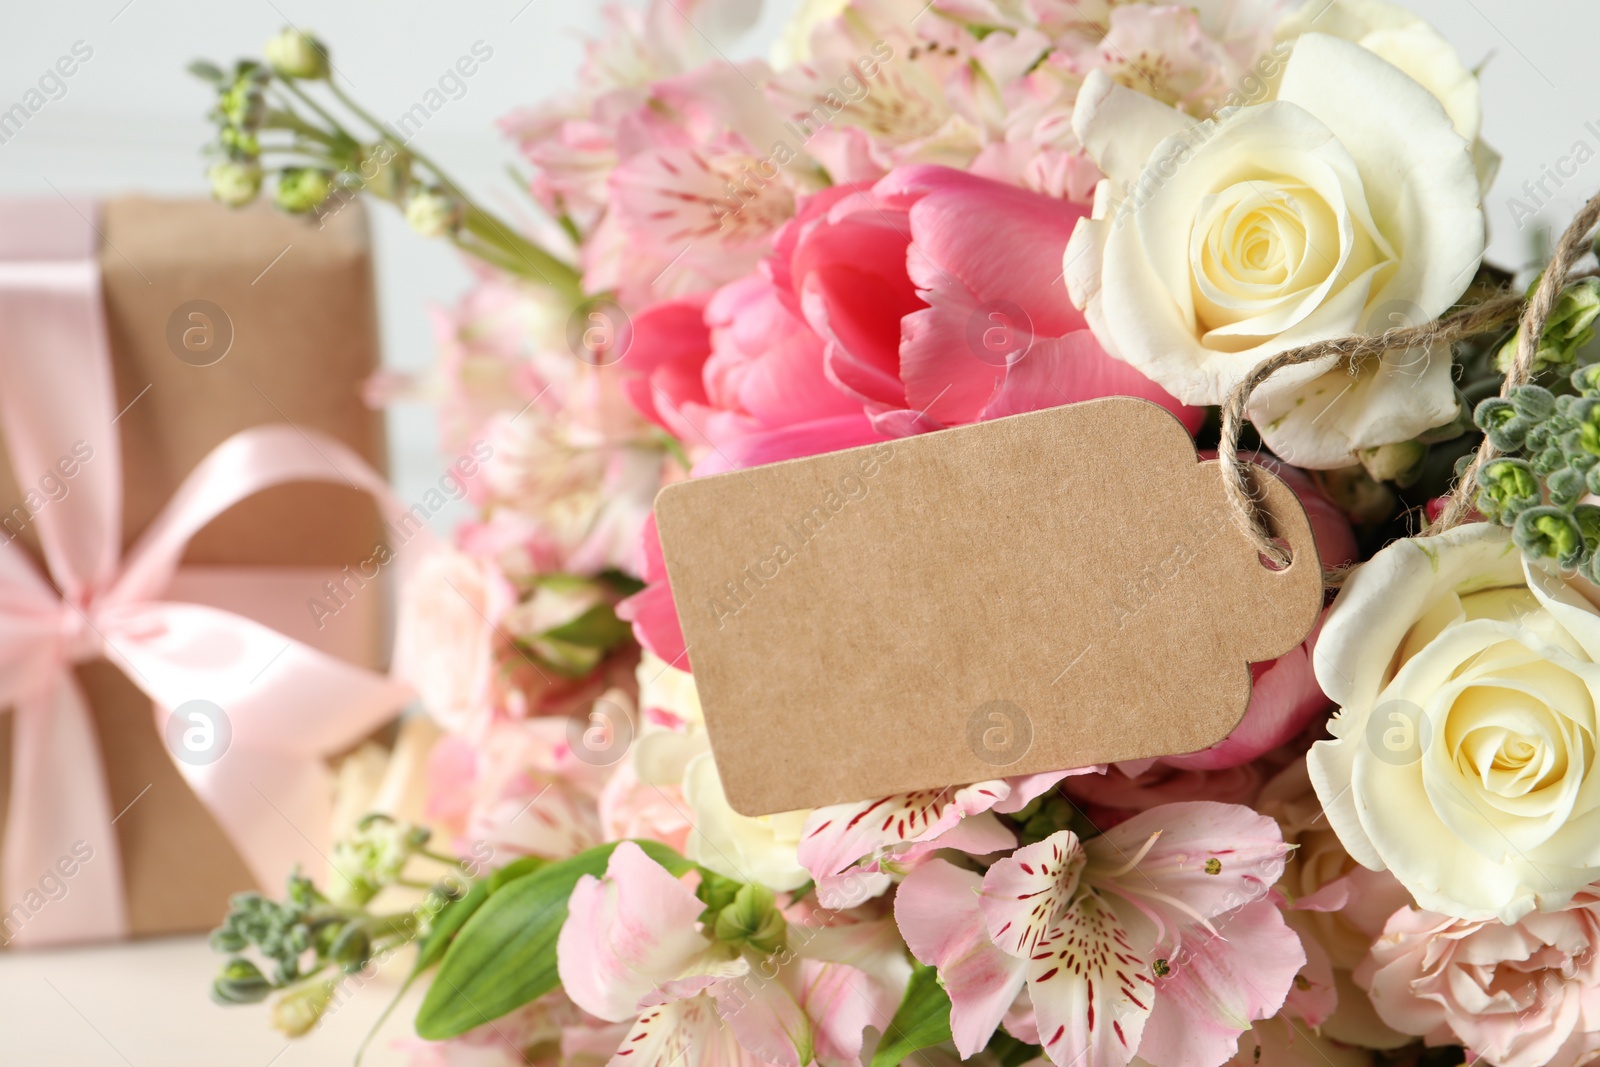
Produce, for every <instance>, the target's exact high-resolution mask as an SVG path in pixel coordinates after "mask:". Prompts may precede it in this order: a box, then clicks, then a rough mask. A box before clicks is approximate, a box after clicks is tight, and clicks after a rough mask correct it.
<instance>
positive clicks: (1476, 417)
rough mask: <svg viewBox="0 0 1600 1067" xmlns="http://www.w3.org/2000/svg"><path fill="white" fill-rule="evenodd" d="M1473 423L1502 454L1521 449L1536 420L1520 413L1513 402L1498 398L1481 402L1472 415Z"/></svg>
mask: <svg viewBox="0 0 1600 1067" xmlns="http://www.w3.org/2000/svg"><path fill="white" fill-rule="evenodd" d="M1472 421H1473V423H1474V424H1475V425H1476V426H1477V427H1478V429H1480V430H1482V431H1483V432H1484V433H1485V434H1487V435H1488V437H1489V440H1490V441H1491V442H1492V443H1493V444H1494V447H1496V448H1498V449H1499V450H1500V451H1502V452H1515V451H1516V450H1517V449H1519V448H1521V447H1522V444H1523V442H1524V441H1525V440H1526V439H1527V436H1528V431H1529V430H1530V429H1532V428H1533V426H1534V424H1535V420H1533V419H1530V418H1528V417H1527V416H1525V415H1523V414H1521V413H1519V412H1518V410H1517V407H1516V405H1514V404H1513V403H1512V402H1511V401H1509V400H1506V399H1503V398H1501V397H1498V396H1491V397H1489V398H1488V399H1487V400H1483V401H1480V402H1479V404H1478V407H1477V410H1475V411H1474V412H1473V413H1472Z"/></svg>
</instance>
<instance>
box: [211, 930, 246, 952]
mask: <svg viewBox="0 0 1600 1067" xmlns="http://www.w3.org/2000/svg"><path fill="white" fill-rule="evenodd" d="M249 944H250V941H249V939H248V938H246V937H245V936H244V935H243V934H241V933H240V932H239V931H238V930H236V929H234V927H233V924H232V923H224V924H223V925H221V926H219V927H217V928H216V929H215V930H213V931H211V951H212V952H222V953H231V952H243V951H244V950H245V947H246V946H247V945H249Z"/></svg>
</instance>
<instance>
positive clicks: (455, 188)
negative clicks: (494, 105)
mask: <svg viewBox="0 0 1600 1067" xmlns="http://www.w3.org/2000/svg"><path fill="white" fill-rule="evenodd" d="M328 88H329V90H330V91H332V93H333V95H334V96H336V97H337V98H338V99H339V102H340V103H341V104H343V105H344V106H345V107H346V108H348V109H349V110H350V112H351V114H353V115H355V116H356V117H357V118H359V119H361V121H363V122H365V123H366V124H367V125H368V126H371V127H372V129H373V130H374V131H376V132H377V134H378V136H379V137H381V138H383V140H384V141H385V142H386V143H388V145H389V146H390V147H391V148H393V149H394V150H395V151H396V152H402V153H405V154H406V155H409V156H410V157H411V158H412V159H413V160H415V161H416V162H417V163H420V164H422V165H423V166H425V167H427V168H428V169H429V170H431V171H433V174H434V177H435V178H437V179H438V181H439V184H440V185H442V186H444V187H445V188H446V189H447V190H449V192H450V193H451V195H453V196H455V197H456V198H457V199H459V200H460V201H461V203H462V205H463V206H464V208H465V219H464V220H463V223H462V225H463V228H464V229H465V230H466V232H467V233H469V234H471V235H472V236H473V237H475V238H476V239H477V240H478V241H481V242H482V243H483V246H486V248H480V247H478V246H475V245H473V244H470V243H463V242H462V241H461V240H460V239H459V238H458V239H457V240H456V242H455V243H456V246H457V247H459V248H461V249H462V250H463V251H466V252H469V253H471V254H472V255H475V256H478V257H479V258H480V259H483V260H485V261H486V262H488V263H489V264H490V265H491V266H494V267H496V268H498V269H500V270H503V271H506V272H507V273H509V274H514V275H518V276H520V277H523V278H527V279H529V280H530V281H537V282H539V283H541V284H543V285H545V286H547V287H549V288H551V289H554V290H555V291H556V292H557V293H559V294H561V295H562V296H563V297H565V298H566V299H567V300H568V302H569V303H571V304H573V305H574V306H576V305H577V304H579V303H581V302H582V300H583V283H582V279H580V278H579V276H578V272H577V270H576V269H575V268H573V267H572V265H571V264H568V263H564V262H562V261H561V260H560V259H557V258H556V257H555V256H554V255H552V254H551V253H549V252H547V251H545V250H544V249H543V248H540V247H539V246H538V245H536V244H534V243H533V242H532V241H530V240H528V239H527V238H525V237H523V236H522V235H521V234H519V233H517V232H516V230H515V229H514V228H513V227H511V226H510V225H508V224H506V223H505V222H503V221H501V220H500V219H499V218H497V217H496V216H495V215H493V214H492V213H490V212H488V211H485V210H484V209H483V208H481V207H479V206H478V205H477V204H476V203H475V202H474V201H473V200H472V198H471V197H469V196H468V195H467V194H466V191H465V190H463V189H462V188H461V185H460V184H459V183H458V182H456V181H455V179H453V178H451V177H450V175H449V174H448V173H446V172H445V169H444V168H443V167H441V166H439V164H437V163H435V162H434V161H433V160H432V159H430V158H428V156H426V155H425V154H423V153H422V152H421V151H419V150H417V149H415V148H412V147H411V146H410V144H408V143H406V142H404V141H401V140H400V139H399V138H398V137H396V136H395V135H394V132H393V131H392V130H391V129H390V128H389V127H388V126H387V125H385V124H384V123H382V122H379V121H378V119H377V118H375V117H374V116H373V115H372V114H371V113H370V112H368V111H367V110H366V109H365V108H363V107H362V106H361V105H360V104H358V103H356V101H355V100H353V99H352V98H351V97H350V95H349V94H348V93H346V92H345V91H344V90H343V89H341V88H339V86H338V84H337V83H335V81H334V80H333V78H331V77H330V78H329V79H328ZM486 249H488V250H492V251H488V252H487V254H486Z"/></svg>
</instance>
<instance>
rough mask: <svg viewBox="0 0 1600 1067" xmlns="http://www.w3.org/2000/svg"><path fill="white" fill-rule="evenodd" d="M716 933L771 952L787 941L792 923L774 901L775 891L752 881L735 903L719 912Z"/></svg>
mask: <svg viewBox="0 0 1600 1067" xmlns="http://www.w3.org/2000/svg"><path fill="white" fill-rule="evenodd" d="M714 932H715V934H716V938H717V940H718V941H721V942H724V943H726V944H730V945H749V946H750V947H751V948H753V949H756V950H757V951H758V952H765V953H767V954H769V955H770V954H772V953H774V952H778V951H780V950H781V949H782V948H783V947H784V945H785V944H786V941H787V935H788V924H787V923H786V922H784V920H783V916H782V915H781V914H779V912H778V909H777V907H776V906H775V905H774V903H773V896H772V890H770V889H768V888H767V887H766V886H762V885H755V884H750V885H744V886H740V887H739V892H738V893H737V894H736V895H735V896H734V898H733V903H731V904H729V905H728V906H727V907H725V908H723V909H722V911H720V912H718V913H717V921H716V924H715V930H714Z"/></svg>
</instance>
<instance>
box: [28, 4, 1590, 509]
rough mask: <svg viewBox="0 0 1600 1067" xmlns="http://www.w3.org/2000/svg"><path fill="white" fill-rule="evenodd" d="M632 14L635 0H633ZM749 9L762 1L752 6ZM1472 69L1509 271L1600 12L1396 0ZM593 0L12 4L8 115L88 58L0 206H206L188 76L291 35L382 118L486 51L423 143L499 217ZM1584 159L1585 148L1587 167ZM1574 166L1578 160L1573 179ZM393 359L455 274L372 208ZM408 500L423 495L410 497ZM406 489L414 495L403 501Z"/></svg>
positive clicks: (1576, 120) (421, 331) (399, 476)
mask: <svg viewBox="0 0 1600 1067" xmlns="http://www.w3.org/2000/svg"><path fill="white" fill-rule="evenodd" d="M632 2H634V3H639V2H641V0H632ZM751 2H753V3H754V2H758V0H751ZM1406 2H1408V3H1409V4H1410V6H1411V7H1412V8H1413V9H1415V10H1416V11H1417V12H1418V13H1419V14H1421V15H1422V16H1423V17H1425V18H1427V19H1428V20H1429V21H1431V22H1432V23H1433V24H1434V25H1435V26H1437V27H1439V29H1440V30H1441V31H1442V32H1444V33H1445V35H1446V36H1448V37H1449V38H1450V39H1451V40H1452V41H1453V42H1454V43H1455V45H1456V47H1457V49H1458V50H1459V51H1460V52H1461V54H1462V56H1463V58H1464V59H1465V60H1466V61H1467V63H1468V64H1469V65H1476V64H1478V63H1483V64H1484V71H1483V89H1484V105H1485V135H1486V137H1487V139H1488V140H1489V141H1490V143H1491V144H1493V145H1494V146H1496V147H1497V148H1498V149H1499V150H1500V151H1501V153H1502V154H1503V155H1504V157H1505V164H1504V166H1503V168H1502V171H1501V175H1500V180H1499V182H1498V183H1497V185H1496V188H1495V190H1494V192H1493V194H1492V195H1491V197H1490V207H1489V210H1490V218H1491V224H1492V231H1493V238H1494V240H1493V245H1492V250H1491V254H1492V255H1493V257H1494V258H1495V259H1496V260H1497V261H1498V262H1501V263H1503V264H1506V265H1511V266H1518V265H1521V264H1523V263H1524V262H1526V261H1527V260H1528V258H1529V249H1530V247H1531V241H1532V239H1533V235H1534V232H1535V231H1536V229H1537V228H1538V224H1536V223H1535V224H1530V223H1527V222H1526V221H1524V223H1523V225H1522V226H1521V227H1519V226H1518V225H1517V224H1516V223H1515V222H1514V221H1513V213H1512V210H1511V208H1510V206H1509V205H1508V202H1507V201H1508V198H1509V197H1510V196H1513V195H1515V196H1519V197H1521V198H1522V199H1523V200H1524V202H1525V203H1528V204H1532V203H1533V202H1532V201H1531V200H1530V199H1528V198H1527V196H1526V195H1525V194H1523V193H1521V192H1520V187H1521V185H1522V183H1523V182H1524V181H1537V180H1538V179H1539V178H1540V177H1541V176H1542V175H1543V174H1544V173H1545V169H1546V168H1550V169H1551V170H1554V169H1555V168H1557V166H1558V164H1560V163H1561V161H1562V159H1563V157H1568V156H1570V155H1571V154H1572V153H1573V150H1574V147H1575V146H1576V145H1577V143H1578V142H1580V141H1581V142H1584V143H1585V144H1586V145H1588V146H1589V149H1590V150H1591V152H1600V64H1596V63H1595V62H1594V58H1593V57H1594V55H1595V54H1596V48H1597V46H1600V4H1596V3H1594V2H1593V0H1406ZM767 6H768V8H769V9H770V10H768V11H766V12H765V13H764V18H763V19H762V23H761V26H760V28H759V29H758V30H757V31H756V32H755V33H754V34H752V36H751V39H750V40H748V41H747V42H745V43H744V45H743V46H742V47H741V48H740V49H739V50H738V52H737V53H735V54H764V53H765V52H766V51H767V47H768V45H769V43H770V42H771V41H772V40H773V39H774V38H775V37H776V35H777V27H778V26H779V25H781V22H782V19H783V17H784V16H785V15H786V14H787V10H788V8H789V7H790V6H791V2H790V0H768V5H767ZM598 11H599V6H598V4H597V3H594V2H592V0H467V2H457V3H454V4H441V3H437V2H429V0H315V2H314V0H83V2H67V0H58V2H54V3H48V4H45V3H35V4H27V5H21V4H18V5H14V6H13V7H12V8H11V10H9V11H8V12H7V13H8V15H9V16H10V17H9V18H8V19H7V26H6V32H5V33H4V34H3V35H0V110H3V109H4V108H6V107H9V106H10V105H11V104H12V103H14V102H16V101H17V100H19V99H20V98H21V97H22V94H23V93H24V92H26V91H27V90H28V88H29V87H30V86H32V85H33V84H34V83H35V81H36V80H37V78H38V76H39V75H40V74H41V73H42V72H43V71H44V70H45V69H46V68H47V67H49V66H50V65H51V64H52V63H54V61H55V60H56V58H57V57H58V56H60V55H62V54H64V53H66V52H67V51H68V50H69V49H70V48H71V46H72V44H73V43H74V42H76V41H79V40H82V41H85V42H87V43H88V44H89V45H90V46H92V47H93V49H94V57H93V59H92V60H90V61H89V62H88V63H86V64H85V65H84V66H83V67H82V69H81V70H80V71H79V72H78V73H77V74H76V75H74V76H73V77H72V78H71V79H70V80H69V81H68V91H67V93H66V95H65V96H64V97H63V98H62V99H60V100H57V101H53V102H51V103H49V104H48V105H47V106H46V107H45V108H44V109H43V110H41V111H40V112H39V113H38V114H37V115H35V116H34V117H33V119H32V120H31V121H30V122H29V123H28V124H27V126H26V127H25V128H24V129H23V131H22V133H21V134H20V135H19V136H17V137H15V138H13V139H12V140H10V141H9V142H8V143H5V144H3V145H0V194H5V193H14V192H28V193H44V194H47V195H49V194H50V193H51V189H52V186H53V187H55V188H56V189H60V190H62V191H63V192H69V193H70V192H84V193H112V192H117V191H141V192H153V193H167V194H176V193H191V194H196V195H204V193H205V182H204V180H203V177H202V164H201V162H200V159H199V156H198V149H199V147H200V145H202V144H203V143H204V142H205V141H207V140H208V138H209V135H210V130H209V128H208V124H207V123H206V122H205V120H204V118H203V114H204V112H205V111H206V109H207V108H208V107H209V106H210V100H211V97H210V92H209V89H208V88H207V87H206V86H204V85H202V84H201V83H199V82H197V81H195V80H194V79H193V78H192V77H190V76H189V75H188V74H186V73H185V72H184V69H183V68H184V66H185V64H186V63H187V62H188V61H189V60H190V59H193V58H195V57H199V56H204V57H209V58H212V59H215V60H217V61H218V62H220V63H223V64H224V65H225V64H226V63H228V62H230V61H231V60H232V59H233V58H235V57H237V56H240V55H259V54H260V48H261V45H262V43H263V42H264V41H265V40H266V39H267V37H269V36H270V35H271V34H273V33H274V32H276V31H277V30H278V29H279V28H280V27H282V26H283V25H285V24H286V23H293V24H295V25H299V26H303V27H306V28H308V29H310V30H312V31H313V32H315V33H317V34H319V35H320V36H321V37H322V38H323V39H324V40H326V41H327V42H328V43H329V45H330V46H331V49H332V52H333V59H334V63H335V65H336V67H337V69H338V70H339V72H340V73H341V74H342V75H343V76H344V79H345V84H346V85H347V86H348V88H349V89H350V91H351V92H352V93H353V94H354V95H355V97H356V98H357V99H358V100H360V101H362V102H363V103H364V104H366V105H367V106H368V108H369V109H370V110H372V111H374V112H375V113H376V114H377V115H379V116H380V117H384V118H392V117H394V116H397V115H399V114H401V113H402V112H403V111H405V109H406V108H408V107H409V106H410V105H411V104H412V103H414V102H415V101H417V100H418V99H419V98H420V96H421V95H422V93H423V92H424V91H425V90H426V89H428V88H429V87H430V86H432V85H433V84H434V83H435V82H436V81H437V78H438V76H439V74H440V73H441V72H443V71H444V70H445V68H446V67H448V66H449V65H450V64H452V63H453V62H454V61H455V60H456V58H457V57H458V56H461V55H463V54H465V53H466V52H467V50H468V49H469V48H470V47H471V46H472V44H473V43H474V42H476V41H479V40H481V41H484V42H485V43H487V44H488V45H490V46H491V47H492V48H493V49H494V55H493V58H492V59H491V60H490V61H489V62H488V63H486V64H484V66H483V68H482V69H481V70H480V72H479V73H478V74H477V75H475V76H474V77H473V78H471V79H470V80H469V81H468V91H467V93H466V95H465V96H464V97H462V98H461V99H460V100H455V101H451V102H450V103H449V104H448V105H446V107H445V108H444V109H443V110H442V111H440V112H439V113H438V114H436V115H435V116H434V117H433V118H432V119H430V120H429V122H428V124H427V126H426V128H425V129H424V130H423V131H422V132H421V134H420V136H419V137H418V139H417V142H416V143H417V145H418V146H419V147H421V148H422V149H423V150H424V151H425V152H427V153H429V154H430V155H432V156H433V157H434V158H435V159H438V160H440V161H441V162H442V163H444V164H445V165H446V166H447V167H448V168H449V169H451V170H452V172H453V173H454V174H455V176H456V177H457V178H458V179H459V180H461V181H462V182H463V183H464V184H466V185H467V186H468V187H469V188H471V189H472V190H473V191H474V192H475V193H477V194H479V195H481V196H483V197H484V199H485V200H486V202H488V203H490V204H492V205H494V206H496V207H498V208H500V209H502V210H504V211H507V212H515V211H518V210H520V209H521V206H522V205H523V204H525V201H523V200H522V199H521V194H520V193H518V192H517V191H516V189H515V188H514V187H513V185H512V183H511V181H510V179H509V178H508V177H507V176H506V174H505V173H504V168H505V166H506V164H507V163H508V162H509V161H511V160H512V158H513V156H512V153H511V152H510V150H509V149H508V147H507V146H506V145H504V143H503V142H502V141H501V140H500V139H499V137H498V136H497V134H496V132H495V130H494V128H493V122H494V120H495V119H496V118H497V117H498V116H500V115H501V114H503V113H505V112H506V111H507V110H509V109H511V108H512V107H514V106H517V105H521V104H525V103H531V102H534V101H538V100H540V99H543V98H545V97H547V96H550V95H552V94H555V93H559V92H562V91H563V90H564V89H565V88H566V87H567V86H568V85H569V84H570V83H571V80H572V76H573V73H574V71H575V69H576V67H577V64H578V60H579V56H580V46H581V37H582V35H583V34H584V33H586V32H589V33H592V32H594V30H595V29H596V28H597V27H598V25H599V14H598ZM1587 154H1588V153H1586V155H1587ZM1565 169H1566V170H1567V173H1569V174H1570V173H1571V167H1567V168H1565ZM1563 183H1564V184H1563V185H1562V186H1561V187H1558V186H1557V184H1556V183H1555V182H1554V181H1551V180H1549V179H1547V180H1546V189H1547V190H1551V191H1553V192H1555V193H1556V195H1555V196H1554V197H1553V198H1544V197H1542V196H1541V199H1546V205H1545V208H1544V210H1543V211H1542V215H1543V216H1544V219H1545V224H1546V225H1548V224H1551V223H1554V224H1555V225H1556V226H1558V227H1559V226H1560V225H1564V224H1565V222H1566V220H1567V219H1568V218H1570V216H1571V214H1572V213H1573V212H1574V211H1575V210H1576V209H1577V207H1578V206H1579V205H1580V204H1581V203H1582V202H1583V200H1584V198H1585V197H1586V196H1587V194H1588V192H1589V191H1592V190H1593V189H1595V188H1600V159H1595V160H1592V161H1590V162H1588V163H1587V164H1586V165H1585V166H1583V167H1581V168H1579V170H1578V173H1577V175H1576V176H1575V177H1573V178H1571V179H1563ZM373 216H374V220H375V223H376V240H377V243H378V269H379V279H378V280H379V294H380V302H381V309H382V318H383V341H384V350H385V361H386V362H387V363H388V364H389V365H390V366H392V367H395V368H404V369H415V368H420V367H423V366H426V365H427V363H428V362H429V360H430V359H431V353H432V338H431V334H430V327H429V324H428V320H427V315H426V308H427V306H428V305H429V304H430V303H434V302H443V301H449V300H450V299H452V298H453V297H454V296H455V295H456V294H457V293H459V292H461V291H462V290H463V289H464V288H465V287H466V285H467V274H466V271H465V270H464V269H463V267H462V266H461V264H460V263H459V261H458V260H457V258H456V256H455V254H454V253H453V252H452V251H451V250H450V249H449V248H448V247H447V246H445V245H443V244H440V243H433V242H428V241H424V240H422V239H420V238H418V237H415V236H413V235H412V234H411V233H410V231H409V230H407V229H406V227H405V226H404V224H403V223H402V222H401V221H400V219H399V218H398V217H397V216H396V215H395V213H394V212H393V211H391V210H390V209H388V208H387V207H385V206H383V205H375V206H374V210H373ZM391 427H392V433H391V437H392V442H393V449H394V457H393V470H394V473H395V476H396V480H397V481H398V482H399V483H400V488H401V492H402V496H403V497H405V498H407V499H409V498H410V496H414V495H416V493H417V492H420V491H421V488H422V487H423V486H424V485H426V484H428V483H431V482H433V481H434V480H435V479H437V477H438V476H439V474H440V473H441V471H442V467H441V460H440V458H439V457H438V456H436V455H435V450H434V446H433V435H432V428H431V422H430V419H429V413H428V412H427V411H426V410H422V409H411V410H407V409H405V408H401V409H399V410H397V411H396V412H395V413H394V415H393V418H392V422H391ZM413 490H415V491H413ZM408 494H409V495H408Z"/></svg>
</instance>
